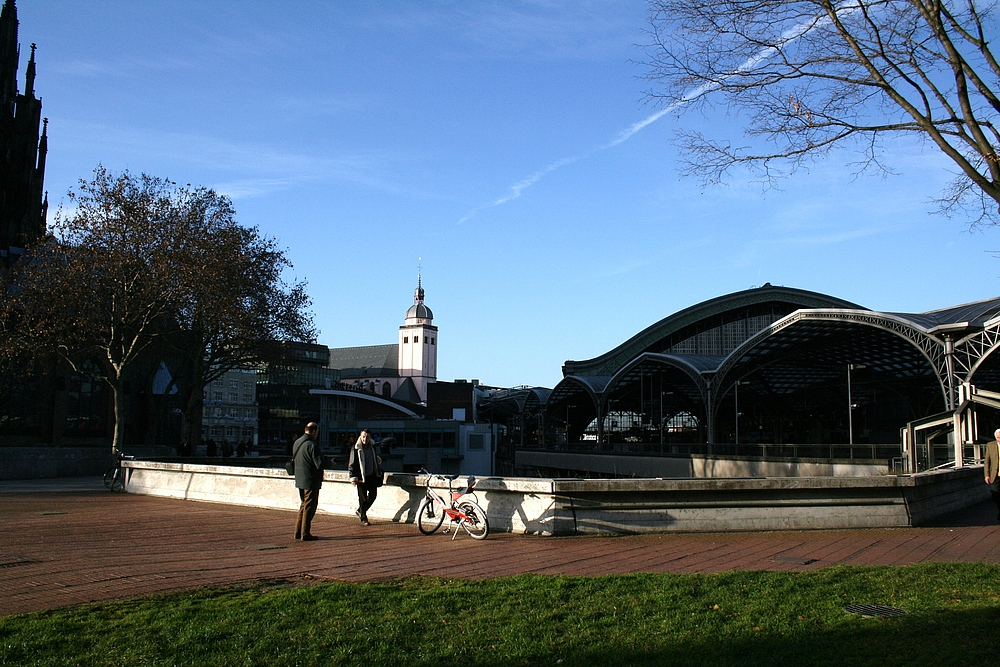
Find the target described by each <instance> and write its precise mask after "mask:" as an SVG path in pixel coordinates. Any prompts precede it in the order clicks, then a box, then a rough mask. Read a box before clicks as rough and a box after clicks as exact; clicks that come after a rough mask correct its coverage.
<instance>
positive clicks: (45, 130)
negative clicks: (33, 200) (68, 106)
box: [37, 118, 49, 182]
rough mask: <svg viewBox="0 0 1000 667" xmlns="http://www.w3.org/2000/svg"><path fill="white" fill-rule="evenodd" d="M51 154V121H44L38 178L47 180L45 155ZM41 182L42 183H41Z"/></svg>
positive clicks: (45, 119)
mask: <svg viewBox="0 0 1000 667" xmlns="http://www.w3.org/2000/svg"><path fill="white" fill-rule="evenodd" d="M48 152H49V119H48V118H43V119H42V137H41V138H40V139H39V140H38V167H37V169H38V176H39V179H42V178H45V154H46V153H48ZM39 182H40V181H39Z"/></svg>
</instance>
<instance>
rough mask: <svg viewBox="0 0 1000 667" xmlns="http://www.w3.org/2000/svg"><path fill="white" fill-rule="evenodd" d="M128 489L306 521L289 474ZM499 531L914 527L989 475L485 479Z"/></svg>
mask: <svg viewBox="0 0 1000 667" xmlns="http://www.w3.org/2000/svg"><path fill="white" fill-rule="evenodd" d="M123 465H125V466H126V467H127V468H128V481H127V488H128V490H129V492H131V493H140V494H147V495H155V496H164V497H169V498H181V499H185V500H201V501H207V502H221V503H229V504H235V505H250V506H255V507H267V508H272V509H286V510H297V509H298V506H299V500H298V494H297V492H296V490H295V486H294V481H293V479H292V478H291V477H289V476H288V475H287V474H286V473H285V471H284V470H282V469H261V468H246V467H239V466H229V465H226V466H214V465H202V464H190V463H162V462H154V461H126V462H124V463H123ZM426 484H427V478H426V477H425V476H420V475H411V474H402V473H388V474H387V475H386V484H385V486H383V487H382V488H381V489H379V494H378V500H377V501H376V502H375V505H374V506H373V507H372V508H371V510H369V515H370V516H371V517H372V518H373V519H381V520H387V521H397V522H406V523H412V522H413V520H414V518H415V516H416V512H417V507H418V505H419V504H420V501H421V499H422V498H423V497H424V487H425V486H426ZM476 497H477V500H478V501H479V503H480V504H481V505H482V506H483V508H484V509H486V512H487V515H488V516H489V519H490V525H491V528H492V529H493V530H496V531H498V532H514V533H523V534H532V535H573V534H586V533H642V532H672V531H682V532H719V531H749V530H755V531H756V530H808V529H837V528H898V527H906V526H916V525H920V524H921V523H925V522H927V521H929V520H931V519H933V518H935V517H938V516H940V515H942V514H946V513H948V512H952V511H955V510H958V509H961V508H962V507H967V506H969V505H972V504H975V503H978V502H980V501H982V500H984V499H986V498H988V497H989V487H987V486H986V484H984V483H983V473H982V468H981V467H971V468H963V469H961V470H942V471H935V472H930V473H920V474H918V475H901V476H892V475H885V476H881V477H814V478H805V477H803V478H769V479H614V480H578V479H527V478H501V477H488V478H480V479H479V480H478V482H477V485H476ZM356 508H357V493H356V491H355V489H354V487H353V486H351V484H350V482H349V480H348V477H347V473H346V472H344V471H326V472H325V473H324V484H323V488H322V490H321V491H320V498H319V511H320V512H322V513H329V514H338V515H343V516H353V515H354V510H355V509H356Z"/></svg>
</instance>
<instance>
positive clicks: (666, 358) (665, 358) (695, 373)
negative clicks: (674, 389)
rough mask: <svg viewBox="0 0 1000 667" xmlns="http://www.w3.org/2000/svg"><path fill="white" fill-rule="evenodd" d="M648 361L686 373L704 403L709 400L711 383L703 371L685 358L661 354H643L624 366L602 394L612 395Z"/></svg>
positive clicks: (609, 381) (612, 377) (613, 376)
mask: <svg viewBox="0 0 1000 667" xmlns="http://www.w3.org/2000/svg"><path fill="white" fill-rule="evenodd" d="M648 361H652V362H655V363H658V364H662V365H664V366H668V367H670V368H676V369H678V370H680V371H682V372H684V374H685V375H687V376H688V377H689V378H691V380H692V381H693V382H694V385H695V387H697V388H698V393H700V394H701V399H702V401H705V400H706V399H707V393H708V388H709V382H708V380H706V379H705V376H704V375H702V371H700V370H699V369H697V368H696V367H695V366H694V365H692V364H691V363H690V362H688V361H687V360H686V359H684V358H683V356H681V355H675V354H661V353H658V352H643V353H642V354H640V355H639V356H637V357H636V358H635V359H633V360H632V361H630V362H628V363H627V364H625V365H624V366H622V367H621V368H620V369H619V370H618V372H617V373H615V374H614V375H612V376H611V379H610V380H608V384H607V385H606V386H605V388H604V390H603V391H602V392H601V394H602V395H607V394H608V393H610V392H611V391H612V390H613V389H614V388H615V386H616V385H617V384H618V383H619V382H621V381H622V379H624V378H625V377H626V376H627V375H628V374H629V372H630V371H631V370H632V369H634V368H635V367H636V366H640V365H642V363H643V362H648Z"/></svg>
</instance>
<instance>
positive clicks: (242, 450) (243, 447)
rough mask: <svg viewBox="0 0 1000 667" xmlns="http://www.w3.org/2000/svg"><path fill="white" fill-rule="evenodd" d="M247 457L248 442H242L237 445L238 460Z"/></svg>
mask: <svg viewBox="0 0 1000 667" xmlns="http://www.w3.org/2000/svg"><path fill="white" fill-rule="evenodd" d="M246 455H247V444H246V441H244V440H240V442H239V444H237V445H236V458H238V459H241V458H243V457H244V456H246Z"/></svg>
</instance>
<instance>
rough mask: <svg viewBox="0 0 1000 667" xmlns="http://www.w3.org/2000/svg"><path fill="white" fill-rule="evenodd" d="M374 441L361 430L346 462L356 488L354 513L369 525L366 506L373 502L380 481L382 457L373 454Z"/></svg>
mask: <svg viewBox="0 0 1000 667" xmlns="http://www.w3.org/2000/svg"><path fill="white" fill-rule="evenodd" d="M374 444H375V441H374V440H372V436H371V435H370V434H369V433H368V431H367V430H365V431H361V435H359V436H358V441H357V442H356V443H354V447H353V448H352V449H351V458H350V460H349V461H348V463H347V474H348V475H350V477H351V484H353V485H354V486H355V487H357V489H358V509H357V511H355V514H357V515H358V518H360V519H361V525H363V526H369V525H371V524H369V523H368V508H369V507H371V506H372V505H373V504H374V503H375V496H377V495H378V487H379V484H380V483H381V481H382V467H381V466H382V459H380V458H379V457H378V456H376V455H375V447H374Z"/></svg>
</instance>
